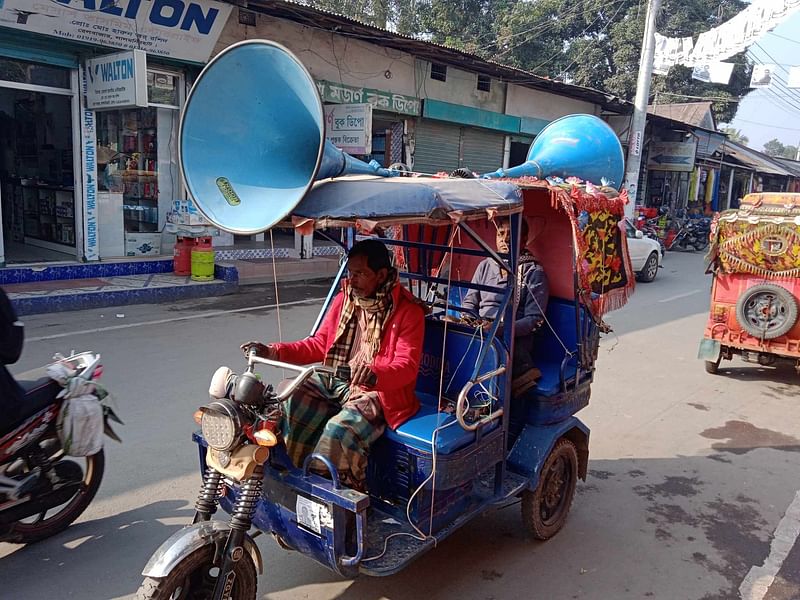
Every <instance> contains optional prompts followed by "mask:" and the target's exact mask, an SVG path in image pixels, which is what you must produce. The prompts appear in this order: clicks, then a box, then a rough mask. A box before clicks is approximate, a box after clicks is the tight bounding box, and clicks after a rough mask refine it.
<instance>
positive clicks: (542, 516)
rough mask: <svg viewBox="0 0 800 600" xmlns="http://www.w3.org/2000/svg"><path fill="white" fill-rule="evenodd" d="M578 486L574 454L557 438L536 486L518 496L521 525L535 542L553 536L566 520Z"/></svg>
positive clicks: (576, 453) (571, 447) (573, 450)
mask: <svg viewBox="0 0 800 600" xmlns="http://www.w3.org/2000/svg"><path fill="white" fill-rule="evenodd" d="M577 483H578V451H577V450H576V449H575V444H573V443H572V442H571V441H569V440H568V439H565V438H561V439H560V440H558V442H556V445H555V446H553V449H552V450H551V451H550V455H549V456H548V457H547V459H546V460H545V461H544V465H543V466H542V470H541V473H540V475H539V485H537V486H536V489H535V490H534V491H532V492H531V491H528V490H526V491H524V492H523V493H522V523H523V525H524V526H525V528H526V529H527V530H528V532H529V533H530V534H531V535H532V536H533V537H535V538H536V539H539V540H548V539H550V538H551V537H553V536H554V535H555V534H557V533H558V532H559V531H560V530H561V528H562V527H563V526H564V523H565V522H566V520H567V515H568V514H569V509H570V506H572V499H573V498H574V496H575V487H576V486H577Z"/></svg>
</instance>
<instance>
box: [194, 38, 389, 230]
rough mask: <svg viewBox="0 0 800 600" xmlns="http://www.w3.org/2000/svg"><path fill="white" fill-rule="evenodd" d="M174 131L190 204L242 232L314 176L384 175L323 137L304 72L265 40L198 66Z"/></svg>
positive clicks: (270, 218) (270, 216)
mask: <svg viewBox="0 0 800 600" xmlns="http://www.w3.org/2000/svg"><path fill="white" fill-rule="evenodd" d="M179 139H180V141H179V156H180V164H181V170H182V172H183V177H184V180H185V181H186V187H187V188H188V190H189V194H190V195H191V197H192V199H193V200H194V202H195V204H196V205H197V208H198V209H199V210H200V212H202V213H203V215H204V216H205V217H206V218H207V219H208V220H209V221H211V222H212V223H213V224H214V225H216V226H218V227H220V228H222V229H225V230H226V231H230V232H233V233H238V234H242V235H250V234H253V233H259V232H261V231H265V230H267V229H269V228H270V227H272V226H273V225H275V224H276V223H277V222H278V221H280V220H281V219H283V218H284V217H285V216H286V215H287V214H289V213H290V212H291V211H292V209H293V208H294V207H295V206H297V204H298V203H299V202H300V200H302V198H303V196H304V195H305V194H306V192H307V191H308V189H309V187H311V185H312V184H313V183H314V181H315V180H317V179H324V178H327V177H338V176H339V175H344V174H354V173H355V174H370V175H382V176H387V175H391V174H393V173H392V172H390V171H388V170H387V169H382V168H379V166H378V165H377V163H371V164H367V163H365V162H362V161H360V160H357V159H355V158H353V157H352V156H349V155H348V154H346V153H344V152H342V151H341V150H340V149H338V148H337V147H336V146H334V145H333V144H331V143H330V142H328V141H327V140H326V139H325V119H324V114H323V110H322V101H321V100H320V97H319V93H318V92H317V88H316V85H315V83H314V80H313V79H312V78H311V75H310V74H309V73H308V71H307V70H306V69H305V67H304V66H303V65H302V64H301V63H300V61H299V60H298V59H297V57H295V56H294V55H293V54H292V53H291V52H289V50H287V49H286V48H284V47H283V46H281V45H279V44H276V43H274V42H270V41H266V40H247V41H244V42H240V43H238V44H234V45H232V46H230V47H228V48H226V49H225V50H224V51H222V52H221V53H220V54H218V55H217V56H216V57H214V59H213V60H212V61H211V62H209V63H208V65H206V67H205V68H204V69H203V71H202V73H200V76H199V77H198V79H197V81H196V82H195V84H194V86H193V87H192V91H191V93H190V94H189V98H188V99H187V101H186V106H185V108H184V111H183V115H182V117H181V125H180V134H179Z"/></svg>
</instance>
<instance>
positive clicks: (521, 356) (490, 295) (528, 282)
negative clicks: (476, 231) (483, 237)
mask: <svg viewBox="0 0 800 600" xmlns="http://www.w3.org/2000/svg"><path fill="white" fill-rule="evenodd" d="M510 237H511V229H510V224H509V221H508V220H507V219H504V220H502V221H500V222H498V223H497V238H496V242H495V243H496V246H497V251H498V252H500V253H507V252H508V251H509V243H510ZM528 241H529V240H528V223H527V221H526V220H525V218H524V217H523V219H522V248H523V250H522V251H521V252H520V256H519V267H518V272H517V294H518V295H519V298H518V302H517V311H516V320H515V322H514V364H513V376H512V393H514V394H515V395H519V394H522V393H524V392H525V391H527V390H528V389H530V388H531V387H533V386H534V385H535V382H536V379H538V377H539V376H540V373H539V371H538V369H536V368H535V366H534V363H533V358H532V354H533V344H534V333H535V332H536V331H537V330H538V329H539V327H540V326H541V325H542V323H543V322H544V313H545V311H546V310H547V300H548V298H549V295H550V289H549V286H548V283H547V275H546V274H545V272H544V268H543V267H542V265H541V264H539V262H538V261H537V260H536V259H535V258H534V256H533V255H532V254H531V253H530V252H529V251H528V249H527V248H526V246H527V244H528ZM472 283H476V284H479V285H486V286H492V287H500V288H504V287H506V286H507V285H508V273H507V272H506V271H504V270H503V269H501V268H500V266H499V265H498V264H497V262H496V261H495V260H494V259H492V258H486V259H484V260H483V261H482V262H481V263H480V264H479V265H478V268H477V269H476V270H475V274H474V275H473V276H472ZM502 298H503V296H502V294H500V293H495V292H486V291H481V290H469V291H468V292H467V294H466V295H465V296H464V300H463V301H462V307H463V308H466V309H471V310H472V311H474V312H476V313H478V314H479V315H480V317H481V318H482V319H485V320H486V321H492V320H494V319H496V318H497V317H498V312H499V310H500V303H501V302H502ZM499 316H500V317H502V315H499Z"/></svg>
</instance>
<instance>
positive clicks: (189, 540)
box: [142, 521, 264, 578]
mask: <svg viewBox="0 0 800 600" xmlns="http://www.w3.org/2000/svg"><path fill="white" fill-rule="evenodd" d="M229 531H230V527H228V525H227V524H226V523H223V522H222V521H205V522H202V523H195V524H194V525H189V526H188V527H185V528H184V529H181V530H179V531H176V532H175V533H173V534H172V535H171V536H170V537H169V538H167V540H166V541H165V542H164V543H163V544H161V546H159V547H158V550H156V551H155V552H154V553H153V555H152V556H151V557H150V560H148V561H147V564H146V565H145V567H144V570H143V571H142V575H144V576H145V577H155V578H160V577H166V576H167V575H169V574H170V573H171V572H172V570H173V569H174V568H175V567H176V566H177V565H178V564H179V563H180V562H181V561H182V560H183V559H184V558H186V557H187V556H189V555H190V554H191V553H192V552H194V551H195V550H199V549H200V548H202V547H203V546H207V545H209V544H214V543H216V542H218V541H219V542H220V543H222V544H224V543H225V540H226V539H227V538H228V532H229ZM243 545H244V549H245V550H246V551H247V553H248V554H249V555H250V557H251V558H252V559H253V563H254V564H255V566H256V569H257V570H258V573H259V574H261V573H263V572H264V561H263V560H262V559H261V552H260V551H259V549H258V546H257V545H256V543H255V542H254V541H253V539H252V538H251V537H250V536H249V535H248V536H245V538H244V544H243Z"/></svg>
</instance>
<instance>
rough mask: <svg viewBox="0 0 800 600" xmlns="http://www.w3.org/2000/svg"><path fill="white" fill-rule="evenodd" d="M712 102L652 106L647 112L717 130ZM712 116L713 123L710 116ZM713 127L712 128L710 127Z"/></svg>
mask: <svg viewBox="0 0 800 600" xmlns="http://www.w3.org/2000/svg"><path fill="white" fill-rule="evenodd" d="M711 104H712V102H682V103H681V102H678V103H675V104H651V105H650V106H648V107H647V112H648V113H650V114H652V115H658V116H659V117H666V118H668V119H672V120H674V121H680V122H682V123H688V124H689V125H694V126H695V127H702V128H703V129H712V130H713V129H715V128H716V123H715V122H714V115H713V113H712V112H711ZM709 115H711V122H710V123H709V121H708V116H709ZM709 125H712V127H709Z"/></svg>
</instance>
